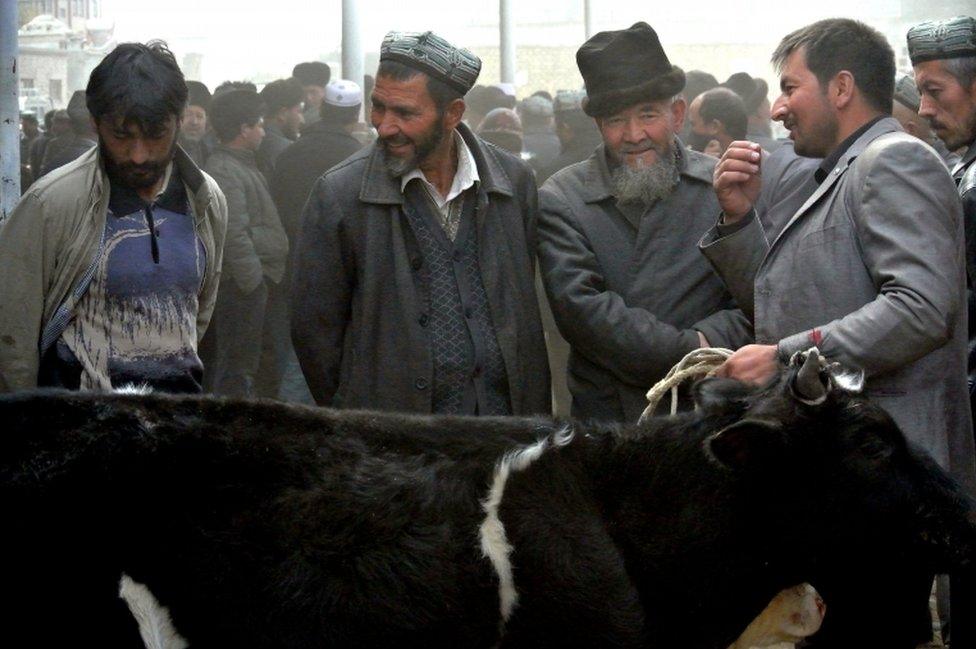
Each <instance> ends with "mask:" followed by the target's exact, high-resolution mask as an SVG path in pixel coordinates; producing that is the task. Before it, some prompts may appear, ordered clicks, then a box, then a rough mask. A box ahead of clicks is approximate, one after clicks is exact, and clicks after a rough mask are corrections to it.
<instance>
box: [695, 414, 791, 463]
mask: <svg viewBox="0 0 976 649" xmlns="http://www.w3.org/2000/svg"><path fill="white" fill-rule="evenodd" d="M785 448H786V438H785V437H784V435H783V427H782V425H781V424H780V423H779V422H777V421H772V420H769V419H743V420H741V421H737V422H735V423H734V424H732V425H730V426H727V427H726V428H723V429H722V430H720V431H719V432H717V433H715V434H714V435H712V436H710V437H709V438H708V439H706V440H705V449H706V450H707V451H708V454H709V455H710V456H711V457H713V458H714V459H715V460H716V461H717V462H718V463H719V464H721V465H722V466H724V467H726V468H728V469H732V470H733V471H749V470H755V469H761V468H763V467H765V466H770V465H771V464H773V463H775V462H777V461H781V460H782V458H783V453H784V451H785Z"/></svg>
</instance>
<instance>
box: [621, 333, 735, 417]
mask: <svg viewBox="0 0 976 649" xmlns="http://www.w3.org/2000/svg"><path fill="white" fill-rule="evenodd" d="M731 355H732V350H731V349H725V348H723V347H701V348H699V349H696V350H693V351H691V352H689V353H688V354H686V355H685V357H684V358H682V359H681V360H680V361H678V364H677V365H675V366H674V367H672V368H671V371H670V372H668V374H667V376H665V377H664V378H663V379H661V380H660V381H658V382H657V383H655V384H654V387H653V388H651V389H650V390H649V391H648V392H647V401H648V404H647V407H646V408H644V412H643V413H642V414H641V416H640V420H639V421H640V422H643V421H645V420H646V419H648V418H649V417H651V416H652V415H653V414H654V410H656V409H657V405H658V403H660V401H661V399H662V398H663V397H664V394H665V393H666V392H667V391H668V390H670V391H671V414H672V415H673V414H675V413H676V412H678V386H679V385H681V384H682V383H684V382H685V381H686V380H688V379H691V378H702V377H705V376H708V375H710V374H711V373H712V372H714V371H715V370H717V369H718V368H719V366H720V365H721V364H722V363H724V362H725V361H726V359H727V358H728V357H729V356H731Z"/></svg>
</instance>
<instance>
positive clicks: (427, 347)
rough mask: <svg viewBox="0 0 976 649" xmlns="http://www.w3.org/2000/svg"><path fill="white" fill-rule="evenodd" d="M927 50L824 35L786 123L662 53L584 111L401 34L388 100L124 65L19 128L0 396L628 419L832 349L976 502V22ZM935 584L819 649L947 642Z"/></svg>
mask: <svg viewBox="0 0 976 649" xmlns="http://www.w3.org/2000/svg"><path fill="white" fill-rule="evenodd" d="M907 45H908V50H909V54H910V58H911V61H912V64H913V70H910V71H909V70H905V71H897V70H896V67H895V57H894V54H893V51H892V48H891V46H890V44H889V43H888V42H887V41H886V40H885V38H884V37H883V36H882V35H881V34H880V33H879V32H878V31H876V30H875V29H873V28H871V27H870V26H867V25H865V24H863V23H860V22H857V21H854V20H848V19H830V20H823V21H819V22H816V23H813V24H811V25H808V26H806V27H804V28H802V29H799V30H797V31H795V32H793V33H791V34H788V35H787V36H785V37H784V38H783V39H782V41H781V42H780V44H779V46H778V47H777V49H776V50H775V52H773V53H772V61H773V63H774V65H775V67H776V69H777V71H778V72H779V74H780V93H779V94H778V98H776V99H775V101H774V102H772V104H771V103H770V101H769V88H768V86H767V85H766V83H765V82H764V81H762V80H761V79H757V78H754V77H751V76H750V75H748V74H746V73H737V74H734V75H732V76H731V77H729V78H728V79H727V80H726V81H725V82H723V83H721V84H720V83H719V82H718V80H717V79H716V78H715V77H714V76H712V75H710V74H708V73H707V72H703V71H690V72H687V73H686V72H685V71H683V70H682V69H681V68H680V67H678V66H677V65H674V64H673V63H672V62H671V61H670V59H669V58H668V56H667V53H666V52H665V49H664V47H663V46H662V44H661V42H660V40H659V38H658V36H657V33H656V32H655V30H654V29H653V28H652V27H651V26H649V25H647V24H646V23H637V24H635V25H633V26H631V27H629V28H627V29H620V30H614V31H605V32H600V33H598V34H596V35H594V36H593V37H592V38H590V39H589V40H587V41H586V42H585V43H583V45H582V46H581V47H580V48H579V50H578V52H577V57H576V59H577V64H578V66H579V70H580V73H581V74H582V77H583V79H584V82H585V89H584V90H582V91H575V90H558V91H556V93H555V95H554V96H553V95H550V94H549V92H547V91H545V90H541V91H539V92H536V93H534V94H532V95H531V96H528V97H525V98H524V99H522V100H521V101H517V99H516V97H515V92H514V89H513V88H512V87H511V86H508V85H506V84H496V85H494V86H479V85H476V83H477V80H478V76H479V73H480V70H481V61H480V60H479V59H478V57H476V56H475V55H473V54H472V53H471V52H469V51H468V50H466V49H463V48H461V47H457V46H455V45H453V44H451V43H449V42H447V41H446V40H444V39H443V38H441V37H439V36H438V35H436V34H434V33H432V32H425V33H403V32H390V34H388V35H387V37H386V38H385V39H384V41H383V43H382V45H381V49H380V64H379V68H378V70H376V74H375V76H369V77H367V79H366V86H367V87H366V88H365V89H363V88H360V87H359V85H357V84H356V83H354V82H352V81H349V80H344V79H331V73H330V69H329V67H328V66H327V65H326V64H324V63H320V62H306V63H300V64H298V65H296V66H295V67H294V69H293V71H292V76H291V77H289V78H285V79H280V80H277V81H273V82H271V83H268V84H267V85H265V86H264V87H263V88H262V89H261V90H260V92H258V89H257V88H256V87H255V86H254V84H251V83H249V82H225V83H223V84H221V85H220V86H218V87H217V88H215V89H214V91H213V93H211V92H210V90H209V89H208V88H207V87H206V86H205V85H204V84H202V83H200V82H197V81H186V80H185V79H184V77H183V74H182V73H181V71H180V69H179V67H178V65H177V64H176V61H175V59H174V57H173V55H172V54H171V53H170V52H169V50H168V49H167V48H166V47H165V45H164V44H162V43H160V42H152V43H149V44H146V45H143V44H135V43H127V44H122V45H119V46H118V47H117V48H116V49H115V50H114V51H112V52H111V53H110V54H108V55H107V56H106V57H105V59H104V60H103V61H102V62H101V63H100V64H99V65H98V67H97V68H96V69H95V70H94V71H93V72H92V75H91V78H90V80H89V83H88V87H87V89H86V91H84V92H79V93H76V94H75V95H74V96H73V97H72V99H71V102H70V103H69V106H68V109H67V111H57V112H54V113H52V114H49V115H48V116H47V117H46V118H45V128H44V130H43V132H41V131H40V129H38V125H37V123H36V120H33V119H32V118H30V117H29V116H28V117H24V119H23V121H22V123H23V148H22V159H23V160H24V162H25V165H26V169H25V183H24V186H25V189H26V191H25V193H24V195H23V196H22V198H21V201H20V203H19V204H18V206H17V208H16V209H15V210H14V211H13V213H12V214H11V215H10V216H9V218H8V219H7V221H6V222H5V223H3V224H2V226H0V228H2V229H0V267H2V268H3V269H4V278H3V281H2V282H0V391H12V390H18V389H27V388H33V387H37V386H42V387H61V388H68V389H106V390H108V389H113V388H118V387H120V386H122V385H125V384H137V385H145V386H148V387H151V388H152V389H154V390H160V391H172V392H201V391H206V392H213V393H215V394H218V395H224V396H235V397H269V398H280V399H286V400H293V401H304V402H308V403H312V402H314V403H316V404H318V405H322V406H331V407H339V408H364V409H385V410H398V411H404V412H415V413H433V414H458V415H539V414H542V415H551V414H553V413H556V414H559V415H570V414H571V415H572V416H573V417H576V418H582V419H591V420H602V421H608V422H622V421H636V420H637V418H638V417H639V416H640V413H641V412H642V410H643V408H644V405H645V403H646V402H645V397H644V395H645V392H646V391H647V389H648V388H649V387H650V386H651V385H653V384H654V383H655V382H657V381H658V380H659V379H661V378H662V377H663V376H664V375H665V374H666V373H667V372H668V370H669V369H671V368H672V367H673V366H674V365H675V364H676V363H677V362H678V361H680V360H681V359H682V358H683V357H684V356H685V355H686V354H688V353H689V352H691V351H693V350H695V349H698V348H702V347H725V348H730V349H732V350H736V351H735V353H734V354H733V355H732V356H731V357H730V358H729V360H728V361H727V362H726V363H725V364H724V365H723V366H722V367H721V368H720V369H719V370H718V374H719V375H720V376H724V377H728V378H732V379H738V380H742V381H748V382H754V383H762V382H764V381H766V380H768V379H769V378H770V377H771V376H772V375H773V374H774V373H775V372H776V371H777V368H778V367H780V366H781V365H782V364H783V363H785V362H788V360H789V359H790V358H791V357H792V356H793V355H794V354H796V353H798V352H802V351H805V350H806V349H808V348H810V347H813V346H816V347H818V348H819V350H820V351H821V353H822V354H823V355H824V356H825V357H826V358H827V359H829V360H830V361H836V362H839V363H841V364H843V365H845V366H847V367H849V368H851V369H853V370H857V371H860V372H861V373H862V374H863V379H864V390H865V392H866V393H867V394H868V395H869V396H870V397H871V398H872V399H875V400H877V401H878V403H880V404H881V405H882V406H883V407H884V408H885V409H886V410H887V411H888V413H889V414H890V415H891V416H892V417H893V418H894V420H895V421H896V422H897V423H898V424H899V425H900V426H901V428H902V430H903V431H904V432H905V434H906V436H907V437H908V439H909V440H910V441H912V442H913V443H915V444H918V445H920V446H921V447H922V448H924V449H925V450H926V451H927V452H928V453H929V454H930V455H931V456H932V457H933V458H934V460H935V461H936V462H938V463H939V464H940V465H942V466H943V467H945V468H947V469H948V470H949V471H950V473H951V474H952V475H953V476H954V477H955V478H956V479H957V480H958V481H959V482H960V483H961V484H962V485H963V486H964V487H965V488H966V489H968V490H969V491H970V493H974V494H976V459H974V458H976V452H974V438H973V428H972V413H971V406H970V392H969V388H968V386H967V371H971V370H972V369H973V364H974V363H973V361H972V358H971V357H973V358H976V353H971V352H970V351H969V350H971V349H972V348H973V347H974V345H973V344H972V342H971V341H972V340H973V338H974V337H973V335H972V334H971V333H970V332H971V331H972V332H976V299H974V298H973V291H972V290H971V289H972V286H973V282H974V280H976V20H974V19H973V18H971V17H958V18H954V19H950V20H944V21H932V22H926V23H922V24H920V25H917V26H915V27H913V28H912V29H911V30H910V31H909V33H908V35H907ZM364 102H365V103H366V111H365V116H366V117H365V121H361V120H360V115H361V113H362V109H363V103H364ZM771 120H774V121H778V122H781V123H782V125H783V126H784V127H785V129H786V130H788V131H789V134H790V136H789V138H788V139H785V138H784V139H774V138H773V136H772V130H771ZM931 583H932V575H931V574H905V573H904V571H898V570H890V571H886V572H884V573H872V574H865V578H864V580H863V586H864V591H863V592H862V593H857V594H856V595H855V596H853V601H857V602H858V605H857V606H856V607H850V608H846V609H845V608H844V607H843V606H841V607H840V609H839V610H835V611H833V612H832V615H830V616H828V618H827V623H826V624H825V627H824V630H823V631H822V632H821V634H819V635H818V636H817V639H816V640H815V641H814V642H813V643H812V644H811V645H810V646H824V647H827V646H884V647H889V648H890V647H906V648H907V647H914V646H915V645H916V644H918V643H920V642H924V641H926V640H927V639H928V637H929V636H930V635H931V625H930V624H929V623H928V616H927V607H926V604H927V601H928V594H929V590H930V588H931ZM944 592H945V589H944V588H940V593H944ZM949 599H951V600H952V602H951V603H952V604H953V606H958V607H959V608H958V609H957V610H970V608H971V606H972V605H973V602H974V597H973V594H972V593H970V592H969V590H968V589H967V588H966V584H961V585H957V587H954V588H953V590H952V591H951V598H948V597H943V601H942V602H941V603H942V608H943V610H948V604H949ZM969 617H971V616H958V615H957V616H955V624H953V625H947V628H948V629H951V630H952V633H953V636H954V642H953V647H957V648H958V647H964V646H970V643H974V642H976V640H974V639H973V638H972V637H971V634H972V633H973V631H972V630H971V629H969V628H968V625H967V624H966V620H967V619H968V618H969ZM973 646H976V645H973Z"/></svg>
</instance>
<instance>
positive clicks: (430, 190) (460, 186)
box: [400, 131, 481, 241]
mask: <svg viewBox="0 0 976 649" xmlns="http://www.w3.org/2000/svg"><path fill="white" fill-rule="evenodd" d="M453 136H454V145H455V147H456V148H457V163H458V164H457V171H456V172H455V174H454V181H453V182H452V183H451V189H450V190H449V191H448V192H447V196H441V193H440V192H439V191H437V188H436V187H434V185H433V184H431V182H430V181H429V180H427V177H426V176H424V172H422V171H421V170H420V169H419V168H417V169H414V170H413V171H411V172H410V173H407V174H404V175H403V177H402V178H401V179H400V191H405V190H406V188H407V183H408V182H410V181H411V180H414V179H419V180H420V184H421V186H422V187H423V188H424V189H425V190H427V196H428V197H429V198H430V200H431V202H432V203H433V204H434V207H436V208H437V213H438V215H439V217H440V223H441V227H442V228H444V231H445V232H446V233H447V235H448V236H449V237H450V239H451V241H454V238H455V237H456V236H457V231H458V226H459V225H460V223H461V207H462V203H463V201H460V200H457V199H458V197H459V196H461V194H463V193H464V192H465V191H467V190H468V189H470V188H471V187H473V186H474V184H475V183H476V182H479V181H480V180H481V179H480V178H479V177H478V166H477V164H476V163H475V160H474V154H472V153H471V149H469V148H468V145H467V144H465V142H464V138H462V137H461V134H460V133H458V132H457V131H454V133H453Z"/></svg>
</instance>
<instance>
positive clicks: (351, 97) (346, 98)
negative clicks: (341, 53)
mask: <svg viewBox="0 0 976 649" xmlns="http://www.w3.org/2000/svg"><path fill="white" fill-rule="evenodd" d="M325 103H327V104H329V105H330V106H340V107H342V108H346V107H349V106H358V105H359V104H361V103H363V90H362V88H360V87H359V84H357V83H356V82H355V81H349V80H348V79H336V80H335V81H330V82H329V83H328V85H327V86H325Z"/></svg>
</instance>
